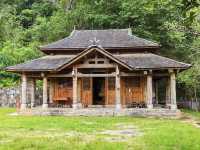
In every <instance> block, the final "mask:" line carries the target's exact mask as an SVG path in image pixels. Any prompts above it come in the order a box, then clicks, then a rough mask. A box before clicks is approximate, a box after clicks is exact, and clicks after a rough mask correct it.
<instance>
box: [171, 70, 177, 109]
mask: <svg viewBox="0 0 200 150" xmlns="http://www.w3.org/2000/svg"><path fill="white" fill-rule="evenodd" d="M170 101H171V109H177V104H176V74H175V72H174V71H172V72H170Z"/></svg>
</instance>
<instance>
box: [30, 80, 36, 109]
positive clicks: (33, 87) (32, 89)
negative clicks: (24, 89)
mask: <svg viewBox="0 0 200 150" xmlns="http://www.w3.org/2000/svg"><path fill="white" fill-rule="evenodd" d="M30 95H31V108H32V107H35V79H33V78H32V79H30Z"/></svg>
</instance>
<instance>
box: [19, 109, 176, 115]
mask: <svg viewBox="0 0 200 150" xmlns="http://www.w3.org/2000/svg"><path fill="white" fill-rule="evenodd" d="M19 114H20V115H38V116H60V115H61V116H145V117H148V116H149V117H150V116H153V117H176V116H178V115H179V114H180V111H179V110H178V109H176V110H171V109H166V108H154V109H147V108H124V109H121V110H116V109H114V108H82V109H73V108H45V109H44V108H41V107H36V108H32V109H24V110H21V111H20V112H19Z"/></svg>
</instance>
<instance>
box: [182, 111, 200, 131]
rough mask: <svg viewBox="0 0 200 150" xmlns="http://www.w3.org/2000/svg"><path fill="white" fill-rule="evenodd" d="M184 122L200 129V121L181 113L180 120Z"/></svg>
mask: <svg viewBox="0 0 200 150" xmlns="http://www.w3.org/2000/svg"><path fill="white" fill-rule="evenodd" d="M179 119H180V120H181V121H182V122H184V123H189V124H192V125H193V126H195V127H197V128H200V120H199V118H197V117H194V116H192V115H190V114H187V113H184V112H181V114H180V118H179Z"/></svg>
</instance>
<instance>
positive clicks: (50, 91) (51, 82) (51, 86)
mask: <svg viewBox="0 0 200 150" xmlns="http://www.w3.org/2000/svg"><path fill="white" fill-rule="evenodd" d="M53 95H54V81H53V79H51V80H50V82H49V103H50V104H52V103H53Z"/></svg>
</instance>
